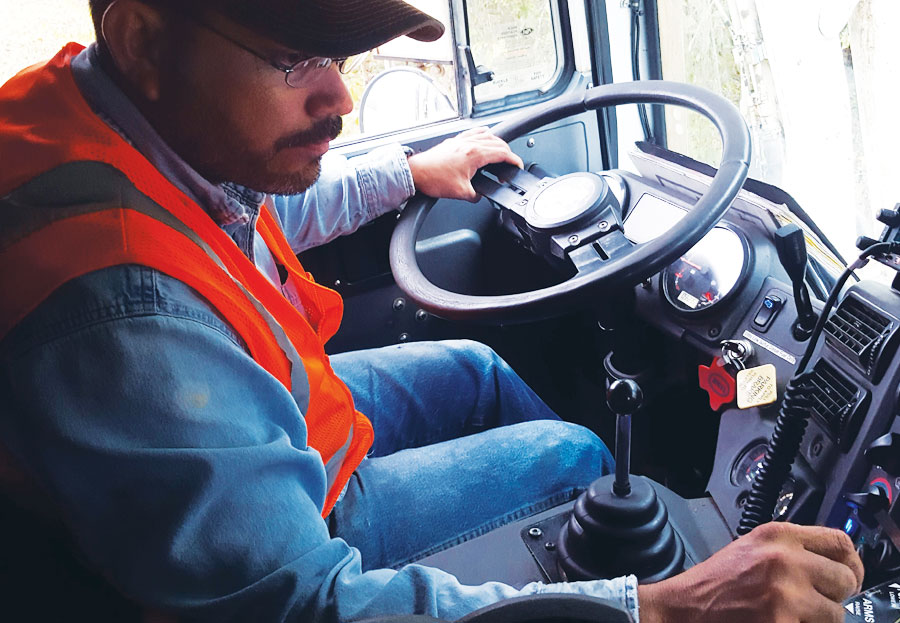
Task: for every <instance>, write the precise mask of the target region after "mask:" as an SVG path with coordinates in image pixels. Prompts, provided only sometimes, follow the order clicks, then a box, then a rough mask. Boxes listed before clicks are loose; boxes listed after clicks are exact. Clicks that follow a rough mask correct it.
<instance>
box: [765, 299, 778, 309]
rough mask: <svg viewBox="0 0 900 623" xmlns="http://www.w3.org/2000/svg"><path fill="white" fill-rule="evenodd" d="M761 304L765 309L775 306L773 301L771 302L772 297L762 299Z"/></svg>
mask: <svg viewBox="0 0 900 623" xmlns="http://www.w3.org/2000/svg"><path fill="white" fill-rule="evenodd" d="M763 305H765V306H766V309H772V308H773V307H775V303H773V302H772V299H765V300H764V301H763Z"/></svg>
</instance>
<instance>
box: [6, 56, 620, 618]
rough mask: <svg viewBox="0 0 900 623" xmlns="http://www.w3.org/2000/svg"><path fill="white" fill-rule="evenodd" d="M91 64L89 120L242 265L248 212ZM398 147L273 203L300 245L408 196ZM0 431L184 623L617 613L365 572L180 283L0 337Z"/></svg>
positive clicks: (262, 400)
mask: <svg viewBox="0 0 900 623" xmlns="http://www.w3.org/2000/svg"><path fill="white" fill-rule="evenodd" d="M94 54H95V53H94V52H93V51H92V50H91V49H89V50H88V51H86V52H84V53H83V54H82V55H81V56H79V57H78V58H77V59H76V60H77V62H76V63H75V64H74V66H73V71H74V72H75V75H76V79H77V81H78V84H79V86H80V88H81V89H82V90H83V91H84V93H85V96H86V97H87V99H88V101H89V102H90V103H91V105H92V106H93V107H94V108H95V110H96V111H97V112H98V114H100V115H101V116H103V118H104V119H105V120H107V122H108V123H110V125H111V126H113V127H114V128H116V129H117V130H118V131H119V132H120V133H121V134H123V135H124V136H126V137H127V138H128V140H130V141H131V142H132V143H133V144H134V145H135V146H136V147H138V149H140V150H141V151H142V153H144V154H145V155H147V156H148V157H149V158H150V159H151V161H152V162H153V163H154V164H155V165H156V166H157V167H158V168H159V169H160V170H162V171H164V172H165V173H166V174H167V176H168V177H169V178H170V179H171V180H172V181H173V183H175V184H176V185H178V186H180V187H181V188H182V189H183V190H185V191H186V192H188V193H189V194H190V195H191V196H193V197H194V198H195V199H197V200H198V201H199V202H200V204H201V205H202V206H204V208H205V209H207V210H208V211H209V213H210V214H211V215H212V216H213V218H215V219H216V221H217V222H218V223H219V224H220V225H221V226H222V227H223V228H224V229H225V230H226V231H228V232H229V233H230V234H231V236H232V237H233V238H234V239H235V242H236V244H238V245H239V246H240V247H241V248H242V249H243V250H244V252H245V253H246V254H247V255H248V256H251V257H253V254H254V244H253V239H254V236H255V223H256V216H257V214H258V212H257V210H258V199H261V198H262V197H261V196H260V195H259V194H258V193H254V192H253V191H251V190H248V189H242V188H238V187H234V186H224V187H215V186H212V185H210V184H209V183H207V182H205V181H204V180H203V179H202V178H200V177H199V176H198V175H197V174H196V173H195V172H193V171H191V169H190V168H189V167H188V166H187V165H186V164H185V163H184V162H182V161H180V159H178V157H177V156H176V155H175V154H174V153H172V152H171V150H169V149H168V147H167V146H166V145H165V144H164V143H163V142H162V141H161V140H160V139H159V138H158V137H157V136H156V134H155V133H154V132H153V131H152V128H150V126H149V124H148V123H147V122H146V121H145V120H144V119H143V118H141V117H140V115H139V114H138V113H137V111H136V110H135V109H134V108H133V107H132V106H131V104H130V103H129V102H128V101H127V99H126V98H125V96H124V95H123V94H122V93H121V92H120V91H119V90H118V89H117V88H116V87H115V86H114V84H113V83H112V82H111V81H110V80H109V78H108V77H106V76H105V75H103V73H102V70H101V69H100V68H99V66H97V64H96V59H95V56H94ZM412 190H413V189H412V178H411V175H410V174H409V169H408V167H407V166H406V164H405V157H404V156H403V155H402V151H401V150H400V149H399V147H397V148H389V149H387V150H384V151H382V152H379V153H373V154H370V156H369V157H367V158H363V159H354V160H352V161H346V160H344V159H342V158H327V159H326V162H325V163H324V165H323V174H322V178H321V179H320V181H319V182H318V183H317V184H316V185H315V186H314V187H313V188H312V189H310V190H309V191H307V192H306V193H304V194H302V195H298V196H295V197H277V198H275V206H276V208H277V211H278V215H279V217H280V220H281V225H282V227H283V228H284V229H285V231H286V233H287V234H288V238H289V240H291V241H292V243H293V245H294V248H295V249H296V250H300V249H303V248H306V247H309V246H314V245H316V244H320V243H322V242H325V241H327V240H330V239H331V238H334V237H336V236H338V235H341V234H343V233H347V232H349V231H352V230H354V229H355V228H356V227H358V226H359V225H360V224H362V223H364V222H365V221H366V220H369V219H371V218H373V217H375V216H377V215H378V214H381V213H384V212H385V211H387V210H389V209H391V208H393V207H396V206H397V205H399V204H400V203H401V202H402V201H403V200H405V199H406V198H407V197H408V196H409V194H410V193H411V192H412ZM0 412H2V413H4V414H5V417H3V418H0V436H2V438H3V440H4V442H5V445H6V446H7V448H8V449H9V451H10V452H12V454H13V456H14V457H16V458H17V459H18V460H19V462H20V463H21V465H22V466H24V467H25V468H26V470H27V471H28V472H29V473H31V474H32V475H34V477H35V478H36V480H37V481H38V482H40V483H41V484H42V485H43V487H44V489H45V490H46V492H47V493H48V494H49V496H50V497H51V499H52V500H53V501H54V502H55V503H56V504H57V505H58V509H59V512H60V514H61V515H62V516H63V517H64V518H65V522H66V525H67V526H68V528H69V529H70V530H71V532H72V535H73V537H74V540H75V543H76V545H77V546H78V548H79V549H80V550H81V552H82V554H83V555H84V557H85V559H86V560H87V561H88V562H89V563H90V564H91V565H93V566H95V567H97V568H99V569H102V570H103V572H104V575H105V577H107V578H109V579H110V581H111V582H112V583H113V584H114V585H116V586H117V588H119V589H120V590H121V591H123V592H124V593H125V594H126V595H129V596H131V597H132V598H134V599H136V600H138V601H140V602H142V603H146V604H152V605H153V606H155V607H156V608H159V609H162V610H174V611H177V612H179V613H181V614H183V615H186V616H189V617H195V618H196V619H197V620H204V621H205V620H208V621H221V620H241V621H247V620H252V621H327V622H330V621H335V622H336V621H345V620H349V619H352V618H361V617H368V616H376V615H379V614H383V613H403V612H419V613H426V614H431V615H433V616H438V617H443V618H449V619H452V618H457V617H459V616H462V615H464V614H465V613H467V612H470V611H472V610H474V609H476V608H479V607H481V606H484V605H487V604H490V603H493V602H495V601H498V600H500V599H504V598H508V597H513V596H517V595H522V594H530V593H539V592H557V593H558V592H570V593H588V594H592V595H595V596H598V597H607V598H611V599H615V600H617V601H619V602H620V603H622V604H623V605H626V606H627V607H628V608H630V609H631V611H632V612H633V614H634V616H635V617H636V616H637V597H636V583H635V580H634V578H633V577H629V578H619V579H616V580H612V581H595V582H583V583H572V584H556V585H543V584H531V585H528V586H526V587H524V588H522V589H515V588H512V587H510V586H507V585H504V584H500V583H488V584H484V585H482V586H476V587H472V586H463V585H461V584H460V583H459V582H458V581H457V580H456V579H455V578H454V577H453V576H451V575H449V574H447V573H444V572H442V571H439V570H436V569H432V568H427V567H423V566H420V565H409V566H406V567H404V568H402V569H400V570H374V571H367V572H365V573H364V572H362V571H361V564H360V557H359V552H358V551H357V550H356V549H354V548H352V547H350V546H348V545H347V544H346V543H345V542H344V541H342V540H341V539H333V538H331V537H330V535H329V533H328V529H327V527H326V524H325V522H324V520H323V519H322V517H321V510H322V505H323V500H324V497H325V487H326V484H325V483H326V478H325V470H324V467H323V464H322V461H321V458H320V457H319V454H318V453H317V452H316V451H315V450H312V449H311V448H309V447H308V446H307V445H306V437H307V431H306V425H305V422H304V418H303V413H301V412H300V410H299V408H298V406H297V404H296V403H295V402H294V400H293V399H292V397H291V395H290V393H288V391H287V390H286V389H285V388H284V386H283V385H281V384H280V383H279V382H278V381H277V380H276V379H275V378H273V377H272V376H271V375H269V374H268V373H266V372H265V371H264V370H263V369H262V368H261V367H260V366H258V365H257V364H256V363H255V362H254V361H253V359H252V358H251V357H250V356H249V355H248V353H247V351H246V350H245V348H244V347H243V346H242V343H241V340H240V338H239V337H238V336H237V335H236V333H235V332H234V330H233V329H232V328H231V327H230V326H229V325H228V324H226V323H225V322H224V321H223V319H222V318H221V317H220V316H219V314H218V313H216V311H215V310H213V309H212V308H211V307H210V306H209V304H208V303H207V302H206V301H205V299H203V298H201V297H200V296H199V295H197V293H196V292H195V291H193V290H192V289H191V288H189V287H187V286H186V285H184V284H183V283H181V282H179V281H176V280H174V279H172V278H170V277H167V276H166V275H164V274H161V273H159V272H157V271H155V270H152V269H149V268H146V267H141V266H133V265H130V266H120V267H114V268H109V269H105V270H102V271H98V272H95V273H91V274H88V275H86V276H84V277H81V278H78V279H75V280H73V281H71V282H69V283H67V284H65V285H64V286H63V287H61V288H59V289H58V290H57V291H56V292H54V293H53V294H52V295H51V296H50V298H48V299H47V300H46V301H45V302H44V303H43V304H42V305H41V306H40V307H39V308H38V309H37V310H36V311H35V312H33V313H32V314H30V315H29V316H28V317H27V318H26V319H25V320H24V321H23V322H22V323H21V324H20V325H19V326H18V327H16V328H15V329H14V331H13V332H12V333H10V334H9V335H8V336H7V337H6V338H5V339H4V340H3V341H2V342H0Z"/></svg>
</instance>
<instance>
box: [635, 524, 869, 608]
mask: <svg viewBox="0 0 900 623" xmlns="http://www.w3.org/2000/svg"><path fill="white" fill-rule="evenodd" d="M862 580H863V566H862V562H861V561H860V559H859V556H858V555H857V554H856V551H855V550H854V548H853V542H852V541H851V540H850V538H849V537H848V536H847V535H846V534H844V533H843V532H841V531H839V530H834V529H831V528H822V527H818V526H797V525H793V524H787V523H768V524H764V525H762V526H760V527H758V528H756V529H755V530H753V531H752V532H750V533H749V534H747V535H746V536H743V537H741V538H739V539H738V540H736V541H734V542H733V543H730V544H729V545H727V546H726V547H724V548H722V549H721V550H720V551H718V552H717V553H715V554H714V555H713V556H711V557H710V558H709V559H708V560H706V561H704V562H702V563H700V564H699V565H697V566H695V567H692V568H691V569H688V570H687V571H685V572H684V573H682V574H680V575H678V576H675V577H674V578H670V579H668V580H665V581H663V582H659V583H657V584H647V585H642V586H639V587H638V603H639V604H640V616H641V623H676V622H677V623H693V622H696V623H763V622H769V621H771V622H773V623H832V622H833V623H841V622H842V621H844V609H843V608H842V607H841V602H842V601H843V600H845V599H846V598H848V597H850V596H851V595H853V594H855V593H858V592H859V591H860V587H861V586H862Z"/></svg>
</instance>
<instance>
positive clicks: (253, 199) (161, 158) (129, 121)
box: [72, 43, 265, 227]
mask: <svg viewBox="0 0 900 623" xmlns="http://www.w3.org/2000/svg"><path fill="white" fill-rule="evenodd" d="M72 74H73V76H74V78H75V82H76V84H77V85H78V88H79V89H80V90H81V93H82V95H83V96H84V98H85V100H87V102H88V104H89V105H90V106H91V108H92V109H93V111H94V112H95V113H96V114H97V115H98V116H99V117H100V118H101V119H103V121H104V122H106V123H107V124H108V125H109V126H110V127H111V128H112V129H114V130H115V131H116V132H118V133H119V135H120V136H121V137H122V138H123V139H125V140H126V141H128V143H130V144H131V145H132V146H133V147H134V148H135V149H137V150H138V151H139V152H141V154H143V155H144V157H145V158H147V159H148V160H149V161H150V163H151V164H152V165H153V166H154V167H156V169H157V170H159V171H160V172H161V173H162V174H163V175H165V176H166V178H168V180H169V181H170V182H172V184H174V185H175V186H176V187H178V189H180V190H181V191H182V192H184V193H185V194H186V195H187V196H188V197H190V198H191V199H193V200H194V201H195V202H196V203H197V204H199V205H200V206H201V207H202V208H203V209H204V210H205V211H206V213H207V214H209V216H210V217H211V218H212V219H213V220H214V221H215V222H216V224H217V225H219V227H227V226H229V225H234V224H238V223H243V224H246V223H251V222H253V221H254V220H255V217H256V215H257V213H258V211H259V206H260V204H261V203H262V201H263V199H264V198H265V194H264V193H261V192H259V191H255V190H252V189H249V188H246V187H244V186H239V185H237V184H232V183H226V184H219V185H216V184H212V183H211V182H209V181H208V180H207V179H205V178H204V177H203V176H201V175H200V174H199V173H197V171H195V170H194V169H193V168H191V166H190V165H189V164H188V163H186V162H185V161H184V160H182V159H181V157H180V156H179V155H178V154H176V153H175V151H174V150H173V149H172V148H171V147H169V145H168V144H166V142H165V141H164V140H163V139H162V137H160V136H159V134H157V132H156V130H154V129H153V126H151V125H150V122H149V121H147V119H146V118H145V117H144V116H143V115H142V114H141V112H140V111H139V110H138V109H137V107H136V106H135V105H134V104H133V103H132V102H131V100H130V99H128V96H127V95H125V93H124V92H123V91H122V90H121V89H120V88H119V87H118V86H116V84H115V82H113V80H112V78H110V76H109V74H107V73H106V71H104V69H103V67H102V66H101V64H100V54H99V50H98V48H97V44H96V43H93V44H91V45H90V46H89V47H88V48H86V49H84V50H82V52H81V53H80V54H78V56H76V57H75V58H74V59H72Z"/></svg>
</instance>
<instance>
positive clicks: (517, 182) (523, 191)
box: [472, 162, 543, 216]
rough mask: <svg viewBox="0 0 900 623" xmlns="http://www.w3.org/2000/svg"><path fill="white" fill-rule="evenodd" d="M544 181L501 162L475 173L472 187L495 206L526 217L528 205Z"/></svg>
mask: <svg viewBox="0 0 900 623" xmlns="http://www.w3.org/2000/svg"><path fill="white" fill-rule="evenodd" d="M542 183H543V180H542V179H541V178H539V177H537V176H535V175H532V174H531V173H529V172H528V171H523V170H522V169H520V168H519V167H517V166H515V165H512V164H508V163H505V162H500V163H496V164H489V165H487V166H486V167H484V168H482V169H480V170H479V171H478V172H477V173H475V177H473V178H472V187H473V188H475V191H476V192H477V193H479V194H480V195H482V196H483V197H485V198H487V199H488V200H489V201H490V202H491V203H493V204H494V205H496V206H498V207H500V208H504V209H507V210H510V211H512V212H515V213H516V214H518V215H520V216H524V214H525V210H526V208H527V207H528V203H529V202H530V201H531V199H532V196H533V195H534V193H535V191H537V190H538V189H540V188H541V186H542Z"/></svg>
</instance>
